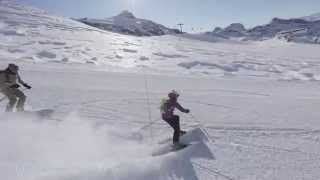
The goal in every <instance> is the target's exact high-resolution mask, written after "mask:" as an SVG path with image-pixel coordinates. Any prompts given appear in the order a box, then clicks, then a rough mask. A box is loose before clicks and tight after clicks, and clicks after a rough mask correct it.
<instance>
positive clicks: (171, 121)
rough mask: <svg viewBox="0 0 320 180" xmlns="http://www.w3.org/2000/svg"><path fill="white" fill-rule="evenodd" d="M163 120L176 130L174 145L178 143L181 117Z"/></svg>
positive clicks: (175, 116) (174, 116)
mask: <svg viewBox="0 0 320 180" xmlns="http://www.w3.org/2000/svg"><path fill="white" fill-rule="evenodd" d="M162 119H163V120H164V121H165V122H167V123H168V124H169V125H170V126H171V127H172V128H173V130H174V132H173V144H175V143H178V142H179V138H180V117H179V116H177V115H173V116H172V117H171V118H165V117H162Z"/></svg>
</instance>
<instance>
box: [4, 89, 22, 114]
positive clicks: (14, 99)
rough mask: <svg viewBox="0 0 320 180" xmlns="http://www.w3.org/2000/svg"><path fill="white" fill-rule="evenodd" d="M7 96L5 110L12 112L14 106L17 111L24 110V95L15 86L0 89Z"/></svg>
mask: <svg viewBox="0 0 320 180" xmlns="http://www.w3.org/2000/svg"><path fill="white" fill-rule="evenodd" d="M2 93H3V94H4V95H5V96H7V98H8V99H9V103H8V104H7V107H6V112H12V111H13V109H14V107H15V106H16V107H17V111H24V104H25V102H26V98H27V97H26V96H25V95H24V93H23V92H22V91H21V90H19V89H17V88H7V89H5V90H3V91H2Z"/></svg>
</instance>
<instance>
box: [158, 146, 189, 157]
mask: <svg viewBox="0 0 320 180" xmlns="http://www.w3.org/2000/svg"><path fill="white" fill-rule="evenodd" d="M190 145H191V144H180V145H173V144H167V145H165V146H162V147H160V148H158V149H157V150H155V151H153V152H152V156H162V155H165V154H168V153H171V152H177V151H180V150H183V149H184V148H186V147H188V146H190Z"/></svg>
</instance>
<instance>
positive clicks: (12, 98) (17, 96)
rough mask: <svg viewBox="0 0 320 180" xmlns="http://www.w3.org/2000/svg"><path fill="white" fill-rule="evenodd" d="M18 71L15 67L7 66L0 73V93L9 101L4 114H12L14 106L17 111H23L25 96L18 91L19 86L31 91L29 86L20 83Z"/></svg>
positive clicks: (12, 65)
mask: <svg viewBox="0 0 320 180" xmlns="http://www.w3.org/2000/svg"><path fill="white" fill-rule="evenodd" d="M18 70H19V67H18V66H17V65H15V64H9V65H8V67H7V68H6V69H5V70H2V71H0V91H1V92H2V93H3V94H4V95H5V96H6V97H7V98H8V99H9V102H8V104H7V107H6V112H12V111H13V109H14V107H15V105H16V104H17V105H16V108H17V111H24V104H25V101H26V96H25V94H24V93H23V92H22V91H21V90H20V89H19V87H20V85H19V84H21V85H23V86H24V87H25V88H27V89H31V86H29V85H28V84H26V83H25V82H23V81H22V79H21V78H20V76H19V74H18ZM18 83H19V84H18Z"/></svg>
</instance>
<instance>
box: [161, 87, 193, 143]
mask: <svg viewBox="0 0 320 180" xmlns="http://www.w3.org/2000/svg"><path fill="white" fill-rule="evenodd" d="M168 97H169V99H163V100H162V102H161V107H160V110H161V116H162V119H163V120H164V121H165V122H167V123H168V124H169V125H170V126H171V127H172V128H173V130H174V133H173V145H174V146H176V147H179V146H183V145H182V144H180V143H179V138H180V135H183V134H185V133H186V132H185V131H182V130H181V129H180V117H179V116H178V115H175V114H174V110H175V108H177V109H178V110H180V111H181V112H184V113H189V112H190V110H189V109H185V108H183V107H182V106H181V105H180V104H179V103H178V97H179V93H177V92H176V91H175V90H173V91H171V92H170V93H169V94H168Z"/></svg>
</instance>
